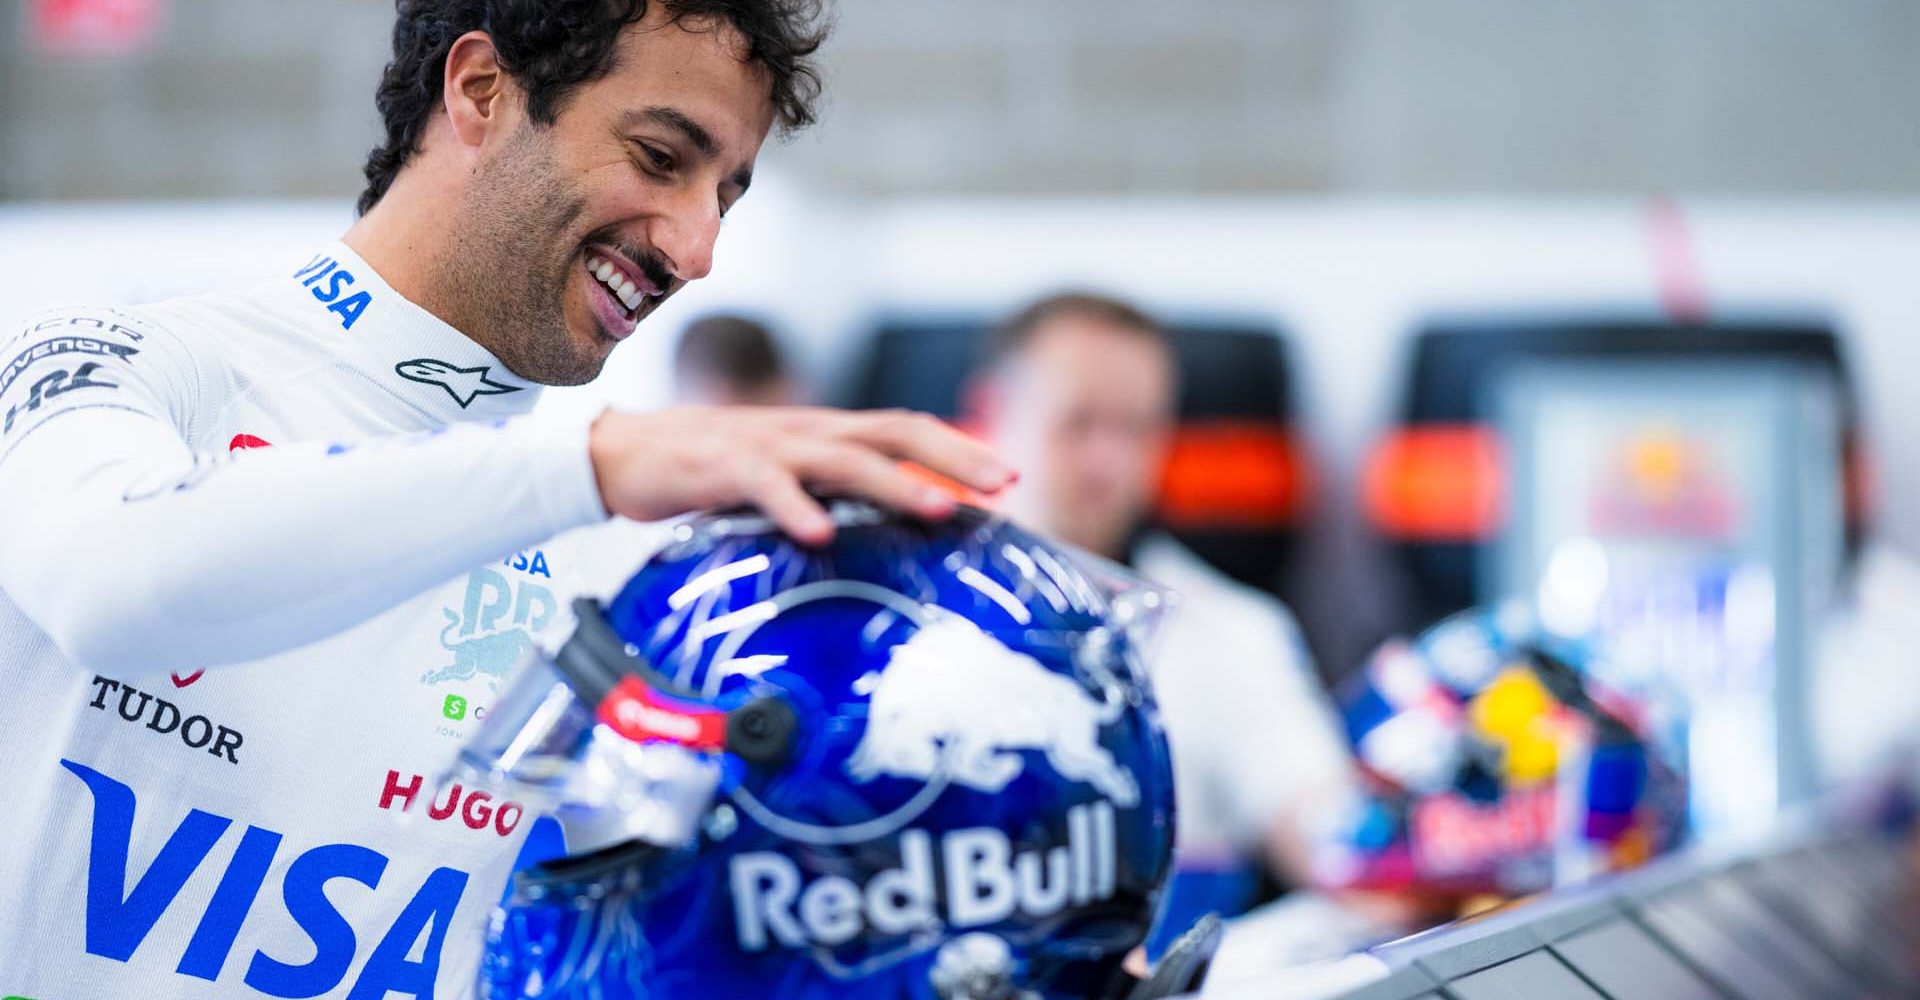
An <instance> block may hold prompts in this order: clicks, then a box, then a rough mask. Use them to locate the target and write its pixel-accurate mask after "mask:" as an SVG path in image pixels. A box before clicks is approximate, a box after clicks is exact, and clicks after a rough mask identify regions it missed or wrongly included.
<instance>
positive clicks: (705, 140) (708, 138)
mask: <svg viewBox="0 0 1920 1000" xmlns="http://www.w3.org/2000/svg"><path fill="white" fill-rule="evenodd" d="M643 118H644V119H648V120H651V121H653V122H654V123H656V124H659V125H665V126H666V127H668V128H670V129H673V130H674V131H677V132H679V133H680V134H681V135H684V136H686V137H687V141H688V142H691V143H693V148H695V149H697V150H699V151H700V155H702V156H712V155H714V154H715V153H718V152H719V151H720V144H719V143H717V142H714V141H713V133H711V132H709V131H707V129H706V126H704V125H701V124H700V123H699V122H697V121H694V120H693V119H692V118H689V117H687V113H686V112H684V111H681V110H680V109H679V108H648V109H646V110H645V111H637V112H635V111H629V112H627V115H626V119H627V123H628V124H633V123H634V122H636V121H638V120H639V119H643Z"/></svg>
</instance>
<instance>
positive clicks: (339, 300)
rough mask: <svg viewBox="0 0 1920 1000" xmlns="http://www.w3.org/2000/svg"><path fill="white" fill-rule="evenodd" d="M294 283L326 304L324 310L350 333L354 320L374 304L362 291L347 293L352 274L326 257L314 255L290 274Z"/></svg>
mask: <svg viewBox="0 0 1920 1000" xmlns="http://www.w3.org/2000/svg"><path fill="white" fill-rule="evenodd" d="M293 277H294V279H295V280H297V281H299V282H300V284H302V285H304V286H306V288H307V289H308V290H310V291H311V292H313V297H314V298H315V299H317V300H319V301H321V302H324V303H326V304H327V311H328V312H330V313H334V314H336V315H338V316H339V317H340V329H342V330H351V329H353V324H354V321H355V320H358V319H359V318H360V315H361V314H362V313H364V312H366V311H367V307H368V306H370V305H372V304H373V296H372V295H371V294H369V293H368V292H366V291H365V290H364V289H363V290H361V291H357V292H354V293H352V294H347V291H346V290H347V289H348V288H349V287H351V286H352V285H353V283H354V280H355V279H354V277H353V272H352V271H349V270H347V269H346V268H343V267H341V266H340V262H339V261H337V260H334V259H333V258H332V257H329V256H327V255H326V254H315V255H314V257H313V259H312V260H310V261H307V263H306V266H304V267H302V268H301V269H300V270H298V271H295V272H293Z"/></svg>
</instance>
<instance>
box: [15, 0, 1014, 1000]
mask: <svg viewBox="0 0 1920 1000" xmlns="http://www.w3.org/2000/svg"><path fill="white" fill-rule="evenodd" d="M818 14H819V10H818V5H817V4H814V3H811V2H804V0H729V2H722V0H711V2H709V0H661V2H655V3H645V2H639V0H633V2H626V3H609V2H604V0H575V2H561V0H550V2H545V3H539V4H522V3H507V2H504V0H490V2H454V0H402V2H401V3H400V4H399V9H398V21H397V24H396V26H395V30H394V33H393V41H394V52H393V61H392V62H391V63H390V64H389V65H388V66H387V68H386V70H385V74H384V76H383V78H382V80H381V81H380V84H379V88H378V91H377V98H376V104H377V105H378V108H379V110H380V112H381V115H382V118H383V120H384V126H385V129H384V137H383V139H382V141H381V143H380V145H379V146H378V147H377V148H376V149H375V150H374V151H373V152H372V154H371V155H370V156H369V158H368V162H367V166H366V177H367V187H366V191H365V193H364V194H363V195H362V197H361V199H360V206H359V207H360V211H361V216H360V218H359V220H358V221H357V222H356V223H355V224H354V225H353V226H352V227H351V228H350V229H349V230H348V232H347V233H346V234H345V235H344V237H343V238H342V239H341V240H340V241H338V242H333V243H329V244H326V245H324V246H322V247H320V248H318V252H317V253H315V254H314V255H313V257H312V258H311V260H310V261H309V262H308V263H307V264H306V265H304V266H302V267H300V268H299V269H298V270H290V272H289V273H287V274H284V275H282V276H281V277H279V278H277V279H275V280H272V281H270V282H266V283H263V284H261V285H259V286H257V287H253V288H247V289H241V290H237V291H234V292H230V293H223V294H211V295H202V296H197V297H191V298H183V299H175V300H171V301H167V302H161V303H155V304H151V305H143V306H135V307H130V308H124V309H122V308H105V307H76V308H68V309H58V310H53V311H50V312H47V313H45V314H42V315H39V316H36V317H33V318H31V319H28V320H27V321H26V322H25V324H24V325H22V326H20V327H17V328H15V331H14V332H13V333H12V334H11V335H10V336H8V338H7V339H6V340H5V342H4V344H5V353H4V356H3V357H0V523H4V524H6V525H8V526H9V528H8V530H5V531H0V683H3V684H4V687H5V690H6V691H7V696H6V697H5V698H4V699H0V733H4V734H5V736H4V737H0V739H4V751H5V754H4V755H5V758H6V760H7V767H6V768H5V770H4V773H0V794H4V797H5V798H6V800H7V802H8V803H9V804H10V807H9V808H8V809H7V810H5V812H4V815H0V992H4V993H6V994H8V995H12V994H19V995H22V996H33V997H49V996H71V997H142V998H171V997H180V998H184V997H196V998H201V997H259V996H283V997H290V996H307V997H311V996H322V995H326V996H332V997H341V996H350V997H354V998H360V997H385V996H387V995H389V994H391V993H394V992H396V991H397V992H398V993H400V994H403V995H409V996H422V997H425V996H434V995H438V996H464V995H467V994H468V993H469V991H470V989H471V987H472V984H473V982H474V978H475V974H476V966H477V962H478V957H479V947H480V944H481V931H482V929H483V925H484V923H485V920H486V917H487V914H488V912H489V910H490V909H491V908H492V907H493V906H494V904H495V903H496V902H497V901H498V900H499V899H500V895H501V891H502V888H503V886H504V884H505V881H506V878H507V875H508V872H509V870H510V869H511V867H512V864H513V860H514V857H515V854H516V852H517V850H518V848H519V846H520V845H521V843H522V841H524V840H525V839H526V838H527V836H528V831H529V829H530V827H532V825H533V823H532V821H531V817H529V816H528V815H527V811H528V810H527V808H526V807H524V806H522V805H521V804H520V803H515V802H510V801H497V800H495V799H494V798H493V797H492V796H491V795H489V794H488V793H487V792H484V791H481V790H478V789H472V788H466V789H463V788H462V787H461V786H460V785H459V784H450V785H448V786H446V787H440V786H439V777H438V776H439V775H440V774H442V773H443V768H444V765H445V762H446V759H447V756H448V753H449V751H450V749H451V748H452V746H454V745H455V744H453V743H450V742H449V740H450V739H458V738H460V737H461V736H462V735H463V727H464V726H466V725H469V724H470V722H469V720H472V719H477V718H480V717H482V716H483V713H484V710H485V709H486V708H487V707H488V704H487V703H488V701H489V700H490V699H491V698H492V697H493V695H494V694H496V693H497V692H498V690H499V685H500V683H501V681H502V680H503V679H504V678H505V677H506V676H507V675H508V674H509V673H510V672H511V670H512V669H513V668H514V667H515V666H516V665H517V664H519V663H520V662H521V660H522V658H523V657H524V656H525V654H527V653H528V652H530V651H531V650H532V649H533V647H534V643H535V642H536V641H537V640H541V639H544V638H546V637H548V636H557V635H561V634H564V631H563V629H564V627H565V625H566V623H567V622H568V620H569V619H568V615H567V613H566V611H565V609H566V608H567V606H568V601H567V598H568V597H569V596H571V594H572V593H573V592H574V590H575V584H576V580H575V579H574V577H575V570H576V567H575V560H574V557H573V556H572V555H571V554H569V551H568V549H569V544H568V542H567V541H566V540H565V539H564V538H556V537H555V536H557V535H559V534H560V533H561V532H563V531H567V530H569V529H574V528H578V527H581V526H585V525H591V524H596V523H599V522H601V521H603V520H604V519H605V518H606V517H607V516H608V515H609V514H617V515H624V516H627V517H632V518H635V519H640V520H651V519H657V518H662V517H667V516H670V515H673V514H677V513H680V512H683V511H688V510H694V509H700V508H707V507H713V506H724V505H734V504H752V505H755V506H758V507H759V508H761V509H762V510H764V511H765V512H766V513H767V514H768V515H769V516H770V517H771V518H772V519H773V520H774V521H775V522H776V523H777V524H778V525H780V526H781V527H782V528H783V529H784V530H786V531H787V532H789V533H790V534H792V535H794V536H795V537H797V538H799V539H801V540H802V541H813V542H820V541H824V540H826V539H827V538H828V537H830V535H831V533H832V530H833V525H832V522H831V520H830V519H829V518H828V517H827V515H826V513H825V511H824V510H823V509H822V508H821V507H820V505H819V504H818V502H817V501H815V500H814V499H813V498H812V497H811V496H810V495H809V492H808V491H809V489H822V490H831V491H834V492H837V493H848V494H855V495H861V496H866V497H870V498H872V499H874V500H877V501H879V502H881V503H883V504H886V505H889V506H893V507H898V508H902V509H904V510H907V511H909V512H911V513H913V514H917V515H919V516H923V517H929V518H940V517H944V516H947V515H948V514H950V513H951V512H952V511H953V502H952V500H951V499H950V498H948V497H946V496H945V495H943V494H940V493H938V492H937V491H934V490H932V489H931V488H930V487H928V486H926V485H925V484H923V483H920V482H918V481H917V480H915V479H913V478H911V477H910V476H908V475H907V474H906V473H904V472H902V471H901V470H900V468H899V467H898V465H897V464H896V461H895V460H896V459H911V460H913V461H915V462H917V463H919V464H922V465H928V466H932V467H934V468H937V469H940V470H941V471H943V472H945V473H947V474H950V475H953V476H955V477H957V478H959V479H961V480H963V481H968V482H971V483H972V484H973V485H975V486H976V487H978V488H982V489H989V490H991V489H997V488H999V487H1001V486H1003V485H1005V483H1006V482H1007V481H1009V480H1010V479H1011V478H1012V473H1011V471H1010V470H1007V469H1006V468H1005V467H1004V466H1003V465H1002V464H1001V463H1000V462H999V461H998V460H997V459H995V458H994V457H993V456H992V455H991V454H989V452H988V450H987V449H986V448H985V447H984V446H982V445H980V444H979V443H977V442H973V441H970V440H968V439H967V438H965V437H964V436H962V435H960V434H958V433H957V432H954V431H952V430H950V429H947V428H945V427H944V426H942V425H940V424H939V423H938V422H936V421H934V420H933V419H932V418H930V417H914V416H911V415H907V414H902V413H880V414H853V413H843V412H837V411H829V410H823V409H807V408H781V409H771V410H769V409H752V410H747V409H738V410H733V409H724V408H720V409H716V408H679V409H670V410H665V411H661V412H658V413H645V414H632V413H618V412H613V411H606V412H603V413H599V414H596V415H593V416H592V417H591V420H590V422H589V420H586V419H575V418H570V417H568V418H560V417H547V416H543V415H530V414H529V411H530V410H531V409H532V408H533V403H534V401H535V400H536V399H537V398H538V396H539V394H540V387H541V386H543V385H567V384H577V383H581V382H585V381H587V380H589V379H591V378H593V377H594V376H595V375H596V374H598V372H599V371H600V368H601V366H602V364H603V363H604V362H605V360H606V358H607V355H608V353H609V352H610V351H612V350H613V349H614V347H615V346H616V345H617V344H618V343H619V342H620V341H621V340H624V339H625V338H627V337H629V336H631V335H633V334H634V332H635V330H636V328H637V327H638V325H639V324H640V323H641V321H642V320H644V319H645V317H646V316H647V315H649V314H650V313H651V312H652V311H653V310H654V309H655V307H656V306H657V305H658V304H659V303H660V302H661V301H662V300H664V299H665V298H666V297H668V296H669V295H671V294H673V293H674V292H676V291H677V290H678V289H680V288H681V287H683V286H685V285H686V284H687V283H688V282H690V281H695V280H698V279H700V278H702V277H705V276H706V274H707V272H708V270H709V269H710V267H711V264H712V259H713V248H714V242H715V240H716V238H717V235H718V232H719V225H720V217H721V215H723V214H724V213H726V212H727V211H728V210H729V209H730V208H732V207H733V206H734V204H735V203H736V202H738V201H739V199H740V198H741V197H742V196H743V195H745V194H746V191H747V187H748V185H749V183H750V182H751V179H752V169H753V165H754V162H755V160H756V157H757V156H758V153H759V150H760V147H761V145H762V143H763V142H764V141H765V139H766V137H767V135H768V134H769V132H770V131H772V129H773V128H774V126H775V125H776V124H777V125H779V126H780V127H781V128H782V129H783V130H791V129H795V128H799V127H802V126H804V125H806V124H808V123H809V122H810V121H811V120H812V118H813V103H814V100H815V98H816V97H817V92H818V89H819V81H818V78H817V76H816V74H815V71H814V69H813V68H812V66H811V64H810V57H811V56H812V54H813V53H814V51H815V50H816V49H817V48H818V46H819V44H820V42H821V39H822V37H823V34H824V31H823V29H822V28H821V26H820V19H819V17H818ZM503 554H504V558H503ZM340 883H350V884H349V885H342V884H340Z"/></svg>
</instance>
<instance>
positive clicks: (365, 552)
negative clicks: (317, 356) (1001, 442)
mask: <svg viewBox="0 0 1920 1000" xmlns="http://www.w3.org/2000/svg"><path fill="white" fill-rule="evenodd" d="M118 319H119V320H120V321H121V322H119V323H117V324H115V325H117V326H118V328H119V332H118V333H114V332H111V331H107V330H105V329H103V328H90V329H87V330H86V331H85V332H84V333H79V332H75V331H74V330H69V329H65V328H61V329H57V330H54V329H41V330H34V329H32V328H29V330H28V332H27V333H26V334H25V335H24V336H17V337H15V338H14V339H13V340H12V341H11V342H10V343H8V344H7V345H6V347H5V348H4V350H0V357H4V358H7V359H9V360H8V361H6V362H5V363H4V364H5V367H4V368H0V526H3V528H0V589H4V590H5V591H6V593H7V594H8V596H9V597H11V598H12V599H13V600H14V601H15V602H16V603H17V604H18V605H19V606H20V607H21V609H22V610H23V611H25V612H26V614H27V615H28V616H29V617H31V618H32V619H33V620H34V621H35V622H36V623H37V624H38V625H39V626H40V627H41V629H42V630H44V631H45V632H46V633H47V634H48V635H49V636H51V637H52V639H53V640H54V642H55V643H56V645H58V646H59V647H60V648H61V650H62V651H63V652H65V653H66V654H67V655H68V656H69V657H70V658H72V659H73V660H75V661H76V662H78V663H81V664H84V665H86V666H87V667H88V668H90V669H96V670H103V671H106V670H122V671H131V670H156V671H157V670H173V669H179V668H188V669H191V668H195V667H200V666H207V665H214V664H219V663H226V662H233V661H236V660H244V659H250V658H255V657H259V656H263V655H268V654H271V653H274V652H279V651H281V650H286V649H291V648H294V647H296V646H300V645H303V644H305V643H308V642H311V641H313V640H316V639H319V638H323V637H325V636H327V635H331V634H333V633H335V632H337V631H340V630H341V629H344V628H347V627H349V626H352V625H354V624H357V623H359V622H361V621H364V620H365V619H367V618H370V617H372V616H373V615H375V614H378V613H380V612H381V611H384V610H386V609H388V608H390V607H392V606H394V605H395V604H397V603H399V602H401V601H404V600H405V599H407V598H409V597H411V596H413V595H415V594H418V593H420V592H421V591H423V590H425V589H426V588H427V587H430V586H432V585H434V584H436V583H439V582H441V581H444V580H446V579H449V578H451V577H453V576H454V575H456V574H458V573H460V572H462V571H464V570H466V569H468V568H471V567H472V566H475V565H479V564H481V563H484V562H486V561H488V560H491V559H495V558H498V557H499V556H500V555H501V554H503V553H506V552H510V551H513V550H515V549H519V548H525V547H527V546H529V545H532V544H534V543H537V542H539V541H541V540H544V539H545V538H547V537H549V536H551V535H554V534H556V533H558V532H560V531H564V530H566V529H568V528H571V527H575V526H578V525H581V524H585V523H589V522H591V521H593V520H596V519H598V518H600V517H603V516H605V514H606V513H607V512H608V511H612V512H615V513H622V514H626V515H627V516H630V517H634V518H636V519H657V518H661V517H668V516H672V515H674V514H678V513H681V512H684V511H686V510H690V509H696V508H700V507H708V506H726V505H730V504H741V503H751V504H755V505H758V506H760V507H762V508H763V509H765V510H766V511H767V512H768V513H769V514H770V515H771V516H773V517H774V518H775V519H776V520H777V521H779V522H780V523H781V525H782V526H783V527H785V528H786V529H787V530H788V531H789V532H791V533H793V534H794V535H795V536H796V537H799V538H801V539H802V540H806V541H816V542H817V541H822V540H824V539H825V538H826V537H827V536H828V535H829V534H830V533H831V530H832V529H831V524H830V522H827V521H826V519H825V515H824V513H823V512H821V511H820V509H819V507H818V506H817V504H816V503H815V502H814V501H813V500H812V499H811V498H809V497H808V495H807V493H806V488H807V487H813V488H819V489H827V490H833V491H838V492H845V493H851V494H858V495H864V496H869V497H872V498H874V499H877V500H880V501H882V502H884V503H887V504H889V505H891V506H895V507H900V508H903V509H906V510H909V511H911V512H915V513H919V514H922V515H926V516H942V515H944V513H946V512H948V511H950V510H951V506H952V504H951V501H950V500H947V499H946V498H945V497H943V496H939V495H936V494H934V493H931V492H929V491H927V490H926V488H925V487H923V486H921V485H919V484H917V483H915V482H914V481H913V480H911V479H909V478H908V477H907V476H906V475H905V474H904V473H902V472H900V471H899V470H898V469H897V468H896V467H895V462H894V460H895V459H912V460H915V461H918V462H920V463H922V464H925V465H928V466H931V467H933V468H935V469H936V470H938V471H942V472H944V473H947V474H949V475H952V476H954V477H955V478H957V479H960V480H962V481H963V482H965V483H966V484H967V485H969V486H973V487H974V488H978V489H996V488H998V487H1000V486H1003V485H1005V482H1006V481H1007V480H1008V479H1010V478H1011V473H1010V472H1007V471H1005V470H1004V469H1002V468H1001V467H1000V466H999V464H998V463H997V462H996V461H995V460H993V458H992V456H991V455H990V454H989V453H988V452H986V451H985V449H984V448H981V447H980V446H978V445H975V444H973V443H971V442H969V441H966V440H965V439H963V438H961V437H960V436H959V435H957V434H955V433H954V432H952V431H950V430H946V429H943V428H941V427H939V426H938V425H937V424H935V423H933V422H932V421H930V420H929V419H926V418H918V417H913V416H909V415H902V414H849V413H837V412H833V411H825V410H812V409H795V410H777V411H767V412H764V413H762V412H754V413H741V412H734V411H667V412H665V413H658V414H621V413H612V412H608V413H603V414H601V415H600V416H599V417H598V418H597V419H596V420H595V421H594V423H593V425H592V428H591V430H589V428H587V427H585V426H582V425H580V424H578V423H572V424H568V423H556V422H552V421H546V420H542V419H540V418H539V417H529V418H522V419H518V420H513V421H508V422H506V423H505V424H502V425H500V426H463V427H456V428H453V429H451V430H448V431H446V432H444V433H433V434H425V435H409V436H400V437H394V438H389V439H382V440H377V441H374V442H369V443H363V444H360V445H358V446H355V447H350V448H345V449H339V448H331V447H329V446H327V445H325V444H317V443H316V444H312V445H297V446H288V447H276V448H273V449H265V450H261V451H257V452H249V453H244V454H241V455H238V456H235V457H233V458H225V457H219V458H208V457H206V456H198V457H196V456H195V455H193V453H192V451H191V449H189V448H188V446H187V444H186V435H185V428H186V427H187V426H188V422H189V421H191V420H192V419H194V417H195V415H196V414H195V409H194V408H195V407H196V406H198V405H201V404H202V403H203V402H204V400H202V399H201V398H200V397H199V396H198V393H200V392H201V391H202V387H201V386H200V385H199V379H200V378H201V377H202V373H200V372H198V371H196V370H195V369H194V366H193V361H192V358H191V357H190V356H189V355H187V354H186V352H185V350H184V348H183V347H182V346H181V345H179V344H178V342H177V341H174V340H172V338H170V337H169V336H167V335H166V334H164V333H163V332H160V331H154V330H144V329H135V328H134V327H132V326H131V325H129V324H128V323H127V322H126V321H125V317H118ZM58 338H67V339H64V340H61V339H58ZM74 338H78V339H74ZM47 345H51V346H47Z"/></svg>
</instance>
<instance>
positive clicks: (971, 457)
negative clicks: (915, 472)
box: [847, 410, 1017, 493]
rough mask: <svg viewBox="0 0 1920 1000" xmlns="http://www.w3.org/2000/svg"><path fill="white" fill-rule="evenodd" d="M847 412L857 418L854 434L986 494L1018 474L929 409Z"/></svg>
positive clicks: (850, 430) (851, 435)
mask: <svg viewBox="0 0 1920 1000" xmlns="http://www.w3.org/2000/svg"><path fill="white" fill-rule="evenodd" d="M848 416H849V417H850V418H852V420H854V421H855V423H853V424H851V425H849V428H848V432H847V436H848V437H849V438H851V439H853V440H855V441H858V442H860V443H862V444H866V445H869V446H871V447H873V448H875V449H878V450H879V451H881V452H882V453H884V454H887V455H891V456H892V457H894V458H903V459H908V460H910V461H913V462H917V463H919V464H920V465H923V466H926V467H927V468H928V469H931V470H932V471H934V472H937V473H939V474H941V475H943V476H946V477H948V478H949V479H955V480H958V481H959V482H960V483H961V484H963V485H965V486H969V487H972V488H973V489H976V490H979V491H981V492H983V493H993V492H996V491H998V490H1001V489H1004V488H1006V487H1007V486H1009V485H1011V484H1012V483H1013V481H1014V479H1015V478H1017V476H1016V474H1015V472H1014V470H1013V468H1012V467H1011V466H1009V465H1008V464H1007V463H1006V462H1005V461H1003V460H1001V458H1000V456H999V455H998V454H997V453H995V452H994V450H993V449H992V448H990V447H988V446H987V445H986V444H984V443H982V442H980V441H977V440H975V439H973V438H971V437H968V436H967V435H965V434H962V433H960V432H959V431H957V430H955V429H953V428H952V427H950V426H948V425H947V424H946V423H944V422H942V421H940V420H939V419H937V418H935V417H932V416H929V415H927V414H925V413H912V412H908V411H905V410H891V411H886V412H882V413H854V414H848Z"/></svg>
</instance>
